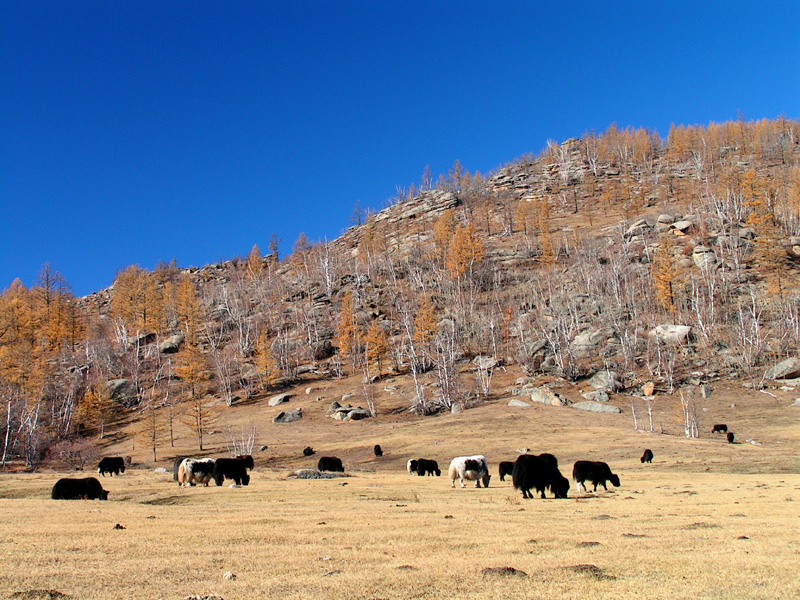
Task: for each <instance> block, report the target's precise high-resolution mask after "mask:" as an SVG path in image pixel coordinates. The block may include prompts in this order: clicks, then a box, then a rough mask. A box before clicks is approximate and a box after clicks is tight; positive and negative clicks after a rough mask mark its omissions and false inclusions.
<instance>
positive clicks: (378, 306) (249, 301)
mask: <svg viewBox="0 0 800 600" xmlns="http://www.w3.org/2000/svg"><path fill="white" fill-rule="evenodd" d="M798 142H800V123H798V122H797V121H791V120H787V119H777V120H774V121H758V122H751V123H744V122H729V123H724V124H721V125H716V124H711V125H709V126H706V127H702V126H693V127H683V126H681V127H674V128H673V129H672V130H671V131H670V134H669V137H668V138H667V140H666V141H663V140H661V139H660V138H659V137H658V135H657V134H654V133H651V132H649V131H646V130H632V129H626V130H619V129H618V128H616V127H614V126H612V127H610V128H609V129H608V130H607V131H606V132H604V133H603V134H601V135H595V134H591V133H587V134H585V135H584V136H583V137H582V138H581V139H571V140H566V141H564V142H563V143H560V144H558V143H555V142H553V143H551V144H549V145H548V147H547V149H546V150H545V151H543V152H542V153H541V154H540V155H539V156H536V157H533V156H526V157H522V158H520V159H518V160H515V161H514V162H513V163H510V164H509V165H507V166H505V167H503V168H502V169H499V170H498V171H497V172H495V173H491V174H488V175H480V174H477V173H475V174H470V173H469V172H467V171H465V170H464V169H463V168H462V167H461V166H460V165H458V164H456V165H454V167H453V170H452V171H451V172H450V173H449V175H448V176H446V177H445V176H442V177H440V179H439V181H438V182H437V183H436V185H433V183H432V182H430V181H426V182H422V184H421V185H420V187H419V188H413V187H412V188H411V189H410V190H409V191H408V192H407V193H404V194H401V195H399V196H398V197H397V198H395V201H394V202H393V203H392V204H391V205H390V206H388V207H387V208H385V209H384V210H382V211H380V212H378V213H375V214H370V215H367V216H366V218H365V219H364V222H363V223H360V224H359V225H356V226H354V227H351V228H350V229H348V230H347V231H346V232H345V233H344V234H343V235H342V236H341V237H339V238H338V239H336V240H333V241H330V242H317V243H310V242H309V241H308V240H306V239H305V237H304V236H301V237H300V239H298V240H297V242H296V243H295V245H294V248H293V252H292V254H291V255H290V256H287V257H278V256H277V255H276V253H273V254H271V255H267V256H263V255H262V253H261V252H260V250H259V249H258V248H254V249H253V251H252V252H251V253H250V254H249V255H248V256H247V257H243V258H240V259H235V260H232V261H228V262H226V263H223V264H217V265H208V266H205V267H202V268H192V269H180V268H178V267H176V266H174V265H164V266H163V267H160V268H158V269H156V270H154V271H153V272H147V271H143V270H141V269H138V268H133V267H132V268H131V269H128V270H126V271H124V272H122V273H120V275H119V276H118V278H117V280H116V281H115V284H114V286H113V287H112V288H110V289H108V290H103V291H101V292H97V293H95V294H92V295H91V296H88V297H86V298H82V299H72V298H69V297H68V295H66V294H62V295H59V294H55V296H53V297H55V298H60V300H59V301H60V302H61V303H62V304H63V306H64V307H66V308H65V309H64V311H63V314H64V315H66V316H64V317H63V318H62V317H57V318H56V317H53V316H51V315H52V314H54V311H53V310H52V306H53V305H52V304H51V303H50V302H49V301H48V302H43V300H42V298H44V297H47V296H48V295H47V294H43V293H42V290H43V289H44V290H45V291H46V290H47V286H38V287H37V288H33V289H31V290H25V289H24V288H22V287H21V286H16V287H15V288H14V289H11V290H7V291H6V292H5V293H4V295H3V298H2V302H3V306H2V308H3V310H2V314H3V315H4V317H3V318H4V319H5V321H4V322H5V323H12V321H13V318H12V317H14V315H17V316H18V312H16V313H15V311H18V309H19V307H20V306H27V307H28V308H27V309H26V310H27V311H28V314H30V315H34V316H35V317H36V318H31V319H29V320H28V321H27V322H26V323H28V324H27V325H26V326H27V327H28V329H27V330H25V329H24V327H16V329H15V328H14V327H7V328H5V329H2V328H0V331H4V333H2V334H0V365H2V371H0V372H1V373H2V375H1V376H0V377H1V378H2V384H3V388H2V389H3V390H6V392H4V393H5V394H6V396H7V398H8V402H7V405H8V409H7V413H8V414H7V415H5V416H6V417H7V418H6V419H5V421H7V423H8V425H7V426H6V429H5V430H3V431H17V433H16V434H15V436H16V437H15V438H14V439H13V440H11V442H7V443H6V451H7V453H8V452H12V453H16V454H18V455H25V456H27V457H28V459H29V461H30V460H35V459H36V457H37V456H40V455H41V453H42V449H43V448H47V447H50V446H52V445H53V444H56V443H60V442H59V441H60V440H73V439H75V436H76V435H78V436H80V435H82V434H84V433H85V432H87V431H95V430H96V429H97V428H102V427H104V426H105V423H107V422H110V420H113V419H115V418H118V417H119V414H120V411H122V412H123V413H124V412H125V411H137V412H136V417H135V418H141V419H145V418H147V414H148V410H149V411H151V414H152V415H155V414H156V413H157V412H159V414H160V412H163V411H169V412H170V415H172V411H173V410H175V411H177V410H179V409H180V410H181V411H182V412H184V413H185V414H188V415H189V420H190V421H192V423H194V425H193V427H195V428H196V430H197V432H198V435H201V434H202V430H203V427H204V425H203V423H202V421H203V419H204V418H206V417H207V416H208V415H207V413H209V407H211V406H214V405H215V403H217V402H218V403H220V404H221V405H226V406H231V405H234V404H236V403H241V402H246V401H255V400H258V399H260V398H266V397H270V396H273V395H274V393H275V390H278V389H279V388H281V387H282V386H285V385H288V384H291V383H292V382H297V381H299V380H300V379H302V378H303V377H304V376H308V375H309V374H313V376H314V377H315V378H317V379H326V378H330V379H336V378H339V377H342V376H345V375H351V376H352V375H354V374H356V375H358V377H359V379H362V380H363V381H364V388H363V390H362V391H361V396H362V400H361V404H362V405H363V406H364V407H365V408H364V412H365V413H367V414H375V407H374V405H373V403H372V402H371V401H370V394H371V393H372V392H371V391H370V389H371V388H370V386H371V384H372V383H374V382H375V381H377V380H378V379H380V378H381V377H384V376H385V375H386V374H388V373H392V374H395V375H396V374H402V375H404V376H407V377H409V379H410V380H411V381H413V393H410V394H408V397H407V398H405V404H406V408H408V409H410V410H412V411H414V412H415V413H417V414H422V415H425V414H432V413H436V412H438V411H442V410H461V409H464V408H469V407H470V406H472V405H474V404H475V403H478V402H480V401H481V400H482V399H483V398H485V397H487V396H488V395H490V394H491V393H492V391H491V376H492V372H493V371H494V370H495V369H498V368H500V367H503V366H506V367H509V368H510V367H511V366H513V368H514V369H519V370H520V372H521V373H523V372H524V374H525V375H527V376H528V377H534V378H535V377H548V378H550V379H551V380H552V378H561V379H562V380H565V381H580V380H584V379H588V378H590V377H592V376H594V375H595V374H596V373H598V372H603V373H607V372H608V371H613V372H614V373H616V378H615V382H614V384H613V385H612V386H611V390H610V391H611V392H612V393H613V392H617V391H619V390H620V389H628V390H631V389H637V390H639V389H641V391H642V393H644V392H645V391H647V389H645V388H643V387H642V386H644V385H645V384H648V385H650V386H654V387H656V388H658V389H661V390H669V391H672V390H674V389H676V388H677V387H679V386H680V385H681V383H682V382H685V381H689V380H691V381H693V382H703V381H709V380H713V379H716V378H720V377H724V378H731V379H744V380H745V381H747V382H748V383H749V384H750V385H751V386H754V387H759V386H762V385H763V384H764V382H765V381H766V380H767V379H775V378H780V377H796V376H798V375H800V369H799V368H797V362H798V361H797V360H796V356H797V352H798V348H799V347H800V291H799V290H798V287H797V281H798V279H797V275H798V262H797V261H798V260H800V168H798V159H799V158H800V146H799V145H798ZM279 259H280V260H279ZM55 291H56V292H57V289H55ZM57 314H59V315H60V314H62V313H57ZM9 315H11V316H9ZM36 315H39V316H36ZM41 315H48V316H47V318H45V317H44V316H41ZM48 319H50V320H48ZM52 320H55V321H56V322H55V323H51V321H52ZM15 323H19V321H16V322H15ZM26 361H27V362H26ZM778 366H780V369H779V370H775V369H776V368H777V367H778ZM467 372H469V375H468V376H467V375H466V373H467ZM531 381H532V380H531ZM529 383H530V381H529ZM523 387H524V386H523ZM649 391H650V393H652V391H653V388H652V387H650V388H649ZM525 393H526V394H527V395H530V394H528V392H525ZM4 399H5V398H4ZM551 400H552V399H551ZM592 400H593V401H596V400H604V398H603V397H602V396H599V397H597V398H592ZM32 406H33V407H37V406H38V408H36V409H35V410H37V411H39V412H38V413H36V415H37V420H36V425H34V424H33V423H34V421H33V420H31V415H33V414H34V413H33V412H32V410H34V409H32V408H31V407H32ZM334 412H335V413H336V414H339V413H345V411H338V410H335V411H334ZM45 414H47V415H48V416H47V418H46V419H45V418H44V417H43V415H45ZM131 414H132V413H131ZM129 416H130V415H129ZM345 416H346V415H345ZM362 416H363V415H362ZM39 417H41V418H42V419H43V420H42V421H39V420H38V418H39ZM152 418H153V419H155V418H156V417H155V416H153V417H152ZM170 418H171V417H170ZM26 419H28V421H30V423H31V425H30V426H29V427H28V428H27V429H26V426H25V423H26ZM44 422H46V423H47V425H46V427H44V426H42V423H44ZM170 422H171V421H170ZM25 431H28V434H27V435H28V438H26V434H25V433H24V432H25ZM0 433H2V432H0ZM8 437H9V439H10V438H11V436H10V435H9V436H8ZM26 439H27V441H26ZM26 444H28V445H27V446H26ZM26 448H27V450H26Z"/></svg>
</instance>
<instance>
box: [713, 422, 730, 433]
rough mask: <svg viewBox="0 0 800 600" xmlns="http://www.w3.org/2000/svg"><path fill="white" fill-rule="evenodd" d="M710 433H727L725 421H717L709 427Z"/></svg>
mask: <svg viewBox="0 0 800 600" xmlns="http://www.w3.org/2000/svg"><path fill="white" fill-rule="evenodd" d="M711 433H728V426H727V425H725V423H719V424H717V425H714V427H712V428H711Z"/></svg>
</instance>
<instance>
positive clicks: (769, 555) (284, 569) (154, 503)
mask: <svg viewBox="0 0 800 600" xmlns="http://www.w3.org/2000/svg"><path fill="white" fill-rule="evenodd" d="M751 394H752V393H751ZM787 399H788V397H787V398H783V397H781V398H777V399H775V398H772V397H769V396H766V395H763V394H758V395H753V396H752V398H749V399H741V398H740V399H739V400H738V403H737V410H738V412H737V414H736V423H737V431H743V430H750V431H757V433H758V444H757V445H756V444H751V443H747V442H745V443H742V444H733V445H731V444H727V443H725V442H724V439H723V437H722V436H711V435H710V434H709V433H707V432H706V431H705V430H704V432H703V437H702V438H701V439H698V440H687V439H685V438H682V437H680V436H677V435H661V434H651V433H642V432H638V431H634V430H633V428H632V427H631V424H630V416H629V415H599V416H598V415H590V414H579V413H578V411H573V410H571V409H558V408H552V407H530V408H527V409H523V410H524V411H525V412H520V409H513V408H511V407H508V406H505V405H504V404H503V403H502V402H494V403H487V404H486V405H483V406H480V407H477V408H475V409H471V410H468V411H464V412H463V413H459V414H453V415H449V414H448V415H443V416H440V417H435V418H428V419H414V420H410V419H407V418H405V417H397V418H394V419H393V418H390V417H388V416H387V417H381V416H379V418H378V419H375V420H373V422H369V420H367V421H360V422H355V423H341V422H335V421H333V420H332V419H328V418H326V417H323V416H319V417H318V418H314V417H313V416H312V417H311V418H309V419H308V422H305V423H304V422H302V421H301V422H300V424H301V426H302V427H303V429H300V428H292V425H295V424H290V425H289V426H286V425H283V426H275V427H274V428H271V427H269V426H266V425H265V434H264V435H265V437H268V438H269V448H268V450H266V451H264V452H261V453H255V460H256V469H255V470H254V471H253V473H252V481H251V483H250V485H249V486H248V487H243V488H238V489H237V488H235V489H232V488H228V487H215V486H214V485H213V484H212V485H211V486H210V487H208V488H202V487H196V488H179V487H178V486H177V485H176V484H175V483H174V482H173V481H172V473H171V470H169V471H168V472H157V471H156V470H155V469H156V468H157V467H168V466H170V461H169V460H168V457H167V456H164V458H163V459H162V460H161V461H160V462H159V463H155V464H150V463H147V462H146V461H145V459H144V456H146V452H145V450H143V449H141V447H140V448H139V452H140V454H139V455H134V463H135V466H134V468H132V469H129V470H128V471H127V472H126V473H125V474H124V475H122V476H120V477H114V478H108V477H106V478H100V479H101V481H102V483H103V486H104V487H105V488H106V489H108V490H110V492H111V494H110V498H109V501H108V502H100V501H53V500H50V498H49V494H50V489H51V487H52V485H53V483H54V482H55V481H56V480H57V479H58V478H59V477H62V476H64V474H63V473H57V472H49V471H46V470H45V471H42V472H38V473H34V474H25V473H7V474H3V475H2V476H0V597H2V598H6V597H7V598H12V597H13V598H29V599H33V598H36V599H38V598H44V597H47V596H45V595H42V594H40V593H38V592H37V590H38V591H42V590H50V591H51V592H52V591H58V592H59V593H61V594H64V595H66V596H68V597H70V598H75V599H86V600H89V599H111V598H127V599H132V600H136V599H155V598H164V599H184V598H188V597H190V596H193V595H197V596H200V597H202V596H208V595H211V594H215V595H216V596H217V597H219V598H224V599H225V600H235V599H249V598H253V599H255V598H289V599H293V598H304V599H308V598H312V599H316V598H318V599H334V598H335V599H337V600H340V599H351V598H352V599H364V600H367V599H384V598H385V599H392V600H394V599H417V598H449V599H460V598H470V599H484V598H485V599H488V598H493V599H504V598H514V599H517V598H531V599H537V598H543V599H544V598H560V597H580V598H588V599H594V598H597V599H606V598H608V599H611V598H614V599H627V598H637V599H654V600H655V599H659V600H660V599H664V600H666V599H669V600H676V599H682V598H692V599H706V598H707V599H738V598H753V599H764V598H797V597H798V595H800V582H799V581H798V578H797V568H798V566H800V525H798V522H799V520H798V516H800V510H798V507H800V475H798V470H797V468H798V463H797V461H798V459H797V441H798V440H797V437H798V435H799V434H798V428H797V425H796V418H797V415H798V414H800V408H798V409H794V408H787V406H788V403H787ZM301 401H302V402H306V400H305V399H302V398H301V399H299V400H298V402H301ZM307 402H308V404H307V407H308V408H307V409H304V412H308V413H309V414H310V415H313V413H314V411H313V401H311V400H308V401H307ZM729 404H730V398H728V397H726V396H725V395H724V394H719V395H717V396H716V397H715V398H714V399H713V400H709V402H708V406H707V410H708V413H709V416H708V419H709V420H715V419H716V418H717V417H718V416H727V417H730V415H724V414H723V408H724V407H726V406H729ZM260 410H263V408H258V407H252V411H253V415H251V416H250V417H247V418H249V419H251V420H252V419H254V418H255V417H254V415H257V414H258V412H257V411H260ZM270 410H272V412H274V411H275V409H270ZM664 410H665V411H666V412H665V414H670V411H671V410H672V409H671V408H664ZM795 410H796V411H798V412H797V413H796V412H794V411H795ZM242 414H243V418H244V415H245V412H243V413H242ZM270 414H271V413H270ZM321 414H322V413H321ZM727 420H728V421H732V419H731V418H728V419H727ZM304 421H305V419H304ZM707 429H708V430H709V431H710V425H709V426H708V428H707ZM309 441H310V442H311V443H312V445H314V446H315V448H317V450H318V452H319V453H321V452H323V451H324V452H325V453H329V454H333V455H337V456H341V457H342V458H343V459H344V462H345V467H346V469H347V471H348V472H347V476H346V477H341V478H336V479H327V480H297V479H290V478H287V475H288V474H289V473H290V472H291V471H292V470H293V469H296V468H298V467H302V466H311V465H312V464H313V463H315V461H316V458H317V457H318V456H319V455H320V454H318V455H317V456H314V457H311V458H303V457H302V456H300V455H299V453H300V450H301V449H302V447H303V445H304V443H306V442H309ZM375 442H380V443H381V444H382V445H383V447H384V450H385V451H386V455H385V456H384V457H382V458H381V459H377V458H375V457H374V456H372V455H371V447H372V444H373V443H375ZM126 443H131V442H130V441H128V442H126ZM520 446H528V447H530V448H531V450H532V451H533V452H544V451H551V452H553V453H554V454H556V456H558V458H559V463H560V466H561V471H562V472H563V473H564V474H565V475H566V476H567V477H569V476H570V475H571V469H572V463H573V462H574V460H577V459H580V458H588V459H597V460H606V461H607V462H608V463H609V464H610V465H611V467H612V469H613V471H614V472H615V473H617V474H618V475H619V476H620V478H621V486H620V487H619V488H611V485H610V484H609V487H610V488H611V489H609V491H608V492H606V491H603V490H602V488H601V489H600V490H598V492H597V493H580V494H578V493H577V492H576V490H575V486H574V483H573V484H572V487H571V489H570V494H569V498H568V499H566V500H554V499H546V500H542V499H540V498H535V499H533V500H523V499H522V497H521V494H520V493H519V492H517V491H515V490H514V489H513V487H512V485H511V483H510V482H509V481H508V480H507V481H505V482H501V481H500V480H499V478H498V477H497V475H496V469H497V463H498V462H499V461H500V460H509V459H510V460H513V458H514V456H515V455H516V448H518V447H520ZM645 447H650V448H652V449H653V451H654V453H655V459H654V461H653V463H652V464H650V465H643V464H641V463H640V462H639V456H640V455H641V451H642V449H643V448H645ZM126 449H129V448H125V447H124V445H121V446H120V447H118V448H116V450H119V452H118V453H119V454H124V453H125V450H126ZM182 450H188V448H184V449H182ZM217 450H218V451H217V455H222V454H223V453H222V452H221V451H219V449H217ZM473 452H483V453H485V454H486V455H487V458H488V459H489V463H490V469H491V471H492V473H493V478H492V481H491V484H490V487H489V488H488V489H475V488H474V487H467V488H466V489H460V488H459V487H458V484H456V488H455V489H451V487H450V484H449V481H448V479H447V477H446V476H442V477H438V478H437V477H425V478H421V477H416V476H411V475H409V474H408V473H407V472H406V471H405V461H406V460H407V459H408V458H410V457H413V456H424V457H427V458H435V459H437V460H438V461H439V463H440V466H441V467H443V470H445V471H446V466H447V463H448V462H449V460H450V458H452V456H456V455H459V454H465V453H473ZM91 474H92V473H91V472H87V473H86V475H87V476H88V475H91ZM444 475H446V473H445V474H444ZM117 525H120V527H121V528H117V527H116V526H117ZM228 572H229V573H232V574H233V577H230V578H227V579H226V578H225V577H224V576H225V574H226V573H228ZM15 594H16V595H15ZM37 594H38V595H37ZM50 597H57V596H54V595H53V594H52V593H51V596H50ZM210 597H213V596H210Z"/></svg>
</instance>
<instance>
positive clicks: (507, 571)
mask: <svg viewBox="0 0 800 600" xmlns="http://www.w3.org/2000/svg"><path fill="white" fill-rule="evenodd" d="M481 573H483V574H484V575H498V576H500V577H527V576H528V574H527V573H526V572H525V571H520V570H519V569H515V568H514V567H486V568H485V569H482V570H481Z"/></svg>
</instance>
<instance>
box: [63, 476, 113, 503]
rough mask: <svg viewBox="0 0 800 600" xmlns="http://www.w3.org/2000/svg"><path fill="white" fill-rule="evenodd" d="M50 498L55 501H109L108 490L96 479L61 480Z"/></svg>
mask: <svg viewBox="0 0 800 600" xmlns="http://www.w3.org/2000/svg"><path fill="white" fill-rule="evenodd" d="M50 497H51V498H52V499H53V500H108V490H104V489H103V486H102V485H100V482H99V481H98V480H97V479H96V478H94V477H86V478H84V479H59V480H58V481H56V484H55V485H54V486H53V491H52V492H50Z"/></svg>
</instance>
